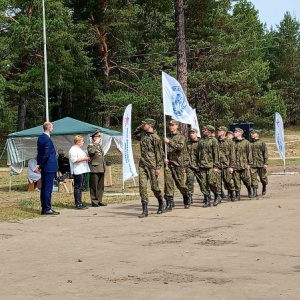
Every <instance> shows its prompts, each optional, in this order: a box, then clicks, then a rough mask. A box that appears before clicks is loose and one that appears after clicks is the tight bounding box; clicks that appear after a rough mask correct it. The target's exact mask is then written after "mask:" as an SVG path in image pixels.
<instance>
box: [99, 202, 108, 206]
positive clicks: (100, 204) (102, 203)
mask: <svg viewBox="0 0 300 300" xmlns="http://www.w3.org/2000/svg"><path fill="white" fill-rule="evenodd" d="M98 206H107V204H106V203H105V202H99V203H98Z"/></svg>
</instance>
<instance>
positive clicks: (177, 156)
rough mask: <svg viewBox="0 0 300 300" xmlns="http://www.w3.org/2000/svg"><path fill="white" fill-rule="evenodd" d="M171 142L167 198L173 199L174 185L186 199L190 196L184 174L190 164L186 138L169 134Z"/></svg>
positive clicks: (166, 175) (166, 167)
mask: <svg viewBox="0 0 300 300" xmlns="http://www.w3.org/2000/svg"><path fill="white" fill-rule="evenodd" d="M167 138H168V139H169V140H170V142H169V143H168V144H167V146H166V147H167V159H168V160H169V164H168V165H165V169H164V173H165V198H166V199H173V196H174V183H175V185H176V187H177V188H178V189H179V191H180V193H181V194H182V195H183V196H184V197H185V196H186V195H188V188H187V186H186V184H185V178H184V172H185V169H186V167H187V166H188V163H189V157H188V152H187V149H186V141H185V137H184V136H183V135H182V134H181V133H179V132H177V133H175V134H171V133H169V134H167Z"/></svg>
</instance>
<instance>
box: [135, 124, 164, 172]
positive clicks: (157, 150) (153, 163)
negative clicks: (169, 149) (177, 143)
mask: <svg viewBox="0 0 300 300" xmlns="http://www.w3.org/2000/svg"><path fill="white" fill-rule="evenodd" d="M133 137H134V138H136V139H137V140H138V141H140V150H141V158H140V161H139V166H140V167H148V168H150V169H154V170H158V169H160V168H161V167H162V166H163V151H162V143H161V139H160V137H159V136H158V134H157V133H156V131H155V130H154V131H153V132H146V131H144V130H139V129H137V130H136V131H135V132H134V133H133Z"/></svg>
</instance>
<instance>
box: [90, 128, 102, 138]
mask: <svg viewBox="0 0 300 300" xmlns="http://www.w3.org/2000/svg"><path fill="white" fill-rule="evenodd" d="M95 135H101V134H100V131H99V130H96V131H95V132H94V133H93V134H92V135H91V137H92V138H93V137H94V136H95Z"/></svg>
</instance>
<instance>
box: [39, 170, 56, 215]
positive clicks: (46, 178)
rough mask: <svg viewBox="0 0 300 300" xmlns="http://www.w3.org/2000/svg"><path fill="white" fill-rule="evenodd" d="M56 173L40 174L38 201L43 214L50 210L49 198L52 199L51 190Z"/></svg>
mask: <svg viewBox="0 0 300 300" xmlns="http://www.w3.org/2000/svg"><path fill="white" fill-rule="evenodd" d="M55 174H56V173H48V172H42V173H41V176H42V178H41V180H42V186H41V192H40V200H41V206H42V212H45V211H47V210H49V209H51V197H52V190H53V180H54V177H55Z"/></svg>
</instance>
